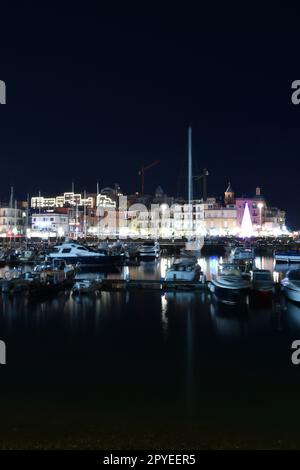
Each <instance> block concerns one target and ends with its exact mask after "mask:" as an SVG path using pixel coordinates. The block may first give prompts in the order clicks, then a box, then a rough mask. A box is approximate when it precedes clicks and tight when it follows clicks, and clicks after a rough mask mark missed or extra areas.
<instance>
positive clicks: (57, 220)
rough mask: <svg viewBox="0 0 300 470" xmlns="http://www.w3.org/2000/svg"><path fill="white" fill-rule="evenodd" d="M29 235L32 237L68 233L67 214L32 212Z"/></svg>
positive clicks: (47, 236) (60, 235)
mask: <svg viewBox="0 0 300 470" xmlns="http://www.w3.org/2000/svg"><path fill="white" fill-rule="evenodd" d="M31 220H32V225H31V232H30V236H32V237H42V238H43V237H45V238H49V237H51V236H52V237H64V236H67V235H68V234H69V217H68V214H60V213H55V212H45V213H41V214H32V219H31Z"/></svg>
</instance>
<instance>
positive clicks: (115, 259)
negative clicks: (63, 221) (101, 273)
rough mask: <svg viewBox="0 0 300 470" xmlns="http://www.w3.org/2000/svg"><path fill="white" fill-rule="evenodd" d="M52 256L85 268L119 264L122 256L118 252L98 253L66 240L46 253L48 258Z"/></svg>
mask: <svg viewBox="0 0 300 470" xmlns="http://www.w3.org/2000/svg"><path fill="white" fill-rule="evenodd" d="M54 258H56V259H61V260H65V261H66V262H67V263H69V264H73V265H75V266H79V267H81V268H87V267H98V266H103V265H114V264H119V263H121V261H122V258H123V257H122V256H121V255H119V254H117V255H116V254H108V253H106V252H104V251H103V252H101V253H100V252H98V251H95V250H93V249H92V248H88V247H86V246H83V245H79V244H77V243H74V242H71V243H70V242H67V243H62V244H61V245H57V246H56V247H54V249H53V251H52V252H51V253H49V254H48V259H54Z"/></svg>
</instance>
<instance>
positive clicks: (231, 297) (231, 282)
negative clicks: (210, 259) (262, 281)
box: [208, 267, 251, 304]
mask: <svg viewBox="0 0 300 470" xmlns="http://www.w3.org/2000/svg"><path fill="white" fill-rule="evenodd" d="M208 287H209V289H210V291H211V292H212V293H213V294H215V296H216V297H217V299H218V300H220V301H221V302H224V303H230V304H235V303H238V302H243V301H246V299H247V295H248V293H249V291H250V287H251V283H250V281H249V280H247V279H244V278H243V277H242V273H241V271H240V270H239V269H237V268H234V267H228V268H224V269H223V270H222V272H221V273H220V274H218V275H217V276H216V277H215V278H213V279H212V280H211V281H210V282H209V284H208Z"/></svg>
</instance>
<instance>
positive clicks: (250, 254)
mask: <svg viewBox="0 0 300 470" xmlns="http://www.w3.org/2000/svg"><path fill="white" fill-rule="evenodd" d="M254 257H255V256H254V250H253V248H245V247H240V246H237V247H236V248H235V249H234V250H233V252H232V260H233V261H239V260H244V261H245V260H253V259H254Z"/></svg>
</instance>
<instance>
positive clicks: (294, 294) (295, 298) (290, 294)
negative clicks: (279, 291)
mask: <svg viewBox="0 0 300 470" xmlns="http://www.w3.org/2000/svg"><path fill="white" fill-rule="evenodd" d="M283 290H284V293H285V296H286V297H287V298H288V299H289V300H291V301H292V302H297V303H299V302H300V290H297V289H291V288H290V287H289V286H284V288H283Z"/></svg>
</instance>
